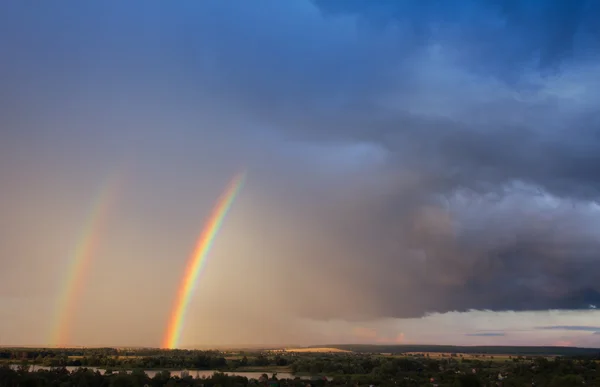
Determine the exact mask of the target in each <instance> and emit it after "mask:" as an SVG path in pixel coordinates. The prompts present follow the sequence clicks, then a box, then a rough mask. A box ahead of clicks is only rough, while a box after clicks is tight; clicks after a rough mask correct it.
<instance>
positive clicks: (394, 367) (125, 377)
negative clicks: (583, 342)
mask: <svg viewBox="0 0 600 387" xmlns="http://www.w3.org/2000/svg"><path fill="white" fill-rule="evenodd" d="M331 348H335V347H333V346H330V347H327V348H326V349H323V350H321V351H316V352H305V351H286V350H277V351H273V350H262V351H199V350H173V351H169V350H161V349H119V350H118V349H113V348H95V349H18V348H15V349H4V350H0V359H1V360H2V362H3V364H2V365H0V386H2V387H3V386H7V387H8V386H10V387H20V386H40V387H41V386H59V387H67V386H77V387H79V386H82V387H95V386H99V387H101V386H106V387H110V386H123V387H125V386H127V387H136V386H139V387H143V386H148V387H154V386H156V387H158V386H161V387H162V386H168V387H175V386H204V387H210V386H214V387H217V386H220V387H224V386H249V385H250V386H251V385H265V386H267V385H268V386H307V385H310V386H325V385H332V386H370V385H375V386H440V387H441V386H506V387H508V386H536V387H543V386H549V387H569V386H583V385H586V386H600V364H599V363H598V361H599V360H600V350H588V349H566V351H567V352H570V353H573V352H574V353H576V354H574V355H568V356H565V355H562V356H556V355H552V352H553V351H555V349H553V348H550V349H549V352H548V353H543V351H541V350H540V349H531V348H528V349H526V350H524V351H523V352H524V353H529V354H519V353H518V350H515V352H516V353H512V354H509V353H507V351H506V349H505V348H504V349H503V350H502V351H501V350H500V349H493V350H489V348H493V347H488V350H487V353H482V352H484V351H482V350H481V348H479V350H480V351H479V352H472V353H470V354H469V353H458V352H441V351H440V352H437V351H435V350H434V351H431V349H432V348H426V349H428V351H424V350H423V349H424V348H420V349H421V350H420V351H404V352H403V351H400V350H399V349H398V347H396V348H390V347H385V348H383V347H370V349H371V350H373V351H372V352H366V351H356V348H354V352H349V351H350V349H348V348H343V349H344V351H343V352H337V351H334V350H329V349H331ZM359 349H364V347H360V348H359ZM375 349H376V350H375ZM382 349H387V352H384V351H382ZM411 349H414V348H411ZM439 349H442V348H439ZM446 349H447V348H446ZM578 350H581V351H578ZM563 351H565V349H564V348H563ZM490 352H491V353H494V354H489V353H490ZM500 353H501V355H497V354H500ZM531 353H536V354H531ZM44 366H45V367H44ZM92 367H95V368H92ZM185 369H187V370H210V372H205V373H204V375H205V376H204V377H196V375H194V372H193V371H192V372H189V373H188V372H187V371H182V372H181V370H185ZM149 370H157V371H153V372H150V371H149ZM175 370H178V371H177V372H176V371H175ZM249 370H253V371H258V372H256V373H254V374H252V375H250V374H244V373H243V372H245V371H249ZM259 370H262V371H259ZM216 371H219V372H216ZM236 373H237V374H238V375H236Z"/></svg>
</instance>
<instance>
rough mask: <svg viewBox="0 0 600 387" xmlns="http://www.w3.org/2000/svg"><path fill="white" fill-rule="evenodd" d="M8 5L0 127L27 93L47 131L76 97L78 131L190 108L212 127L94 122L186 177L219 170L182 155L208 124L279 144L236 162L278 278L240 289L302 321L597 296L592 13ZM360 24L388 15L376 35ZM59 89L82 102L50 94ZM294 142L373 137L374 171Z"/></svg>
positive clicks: (593, 301) (583, 6)
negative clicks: (83, 115) (110, 116)
mask: <svg viewBox="0 0 600 387" xmlns="http://www.w3.org/2000/svg"><path fill="white" fill-rule="evenodd" d="M7 4H8V3H7ZM10 4H11V5H10V6H9V5H6V4H4V5H2V7H3V8H4V10H6V11H7V12H0V15H3V16H0V24H2V25H4V26H5V28H9V29H10V30H11V36H17V37H19V39H21V40H22V42H21V44H20V45H19V44H18V39H15V40H8V39H7V38H6V36H8V35H4V36H5V37H4V38H3V39H4V40H3V47H5V48H6V50H9V51H10V52H11V53H12V55H7V56H6V57H7V58H8V59H7V68H9V75H10V77H8V76H6V79H7V81H6V84H7V85H8V87H7V88H5V89H4V91H3V92H2V91H0V93H2V94H0V95H2V100H4V99H7V100H11V101H12V102H11V103H12V105H11V112H12V113H11V114H12V116H11V115H10V114H9V115H8V116H7V117H8V118H7V119H8V120H11V119H12V120H13V121H14V120H16V118H14V117H16V116H17V115H18V114H19V113H15V112H19V111H21V112H22V111H26V110H27V109H26V106H27V104H28V103H33V102H35V101H37V99H41V98H43V97H44V96H46V97H47V98H48V99H49V100H51V101H52V103H54V104H55V105H51V107H52V109H50V108H48V109H49V110H52V117H54V118H55V119H56V117H61V119H63V118H62V117H63V116H65V117H69V116H68V114H65V115H60V114H58V113H57V112H63V113H65V112H67V113H68V112H69V109H68V107H69V106H71V105H70V104H72V103H74V100H76V101H79V100H78V99H77V97H79V98H81V99H82V100H83V101H84V102H85V103H84V107H87V108H89V109H90V111H93V112H94V113H93V114H91V113H90V117H91V118H90V117H88V118H89V119H97V118H98V117H104V115H103V113H102V111H99V110H98V106H99V105H98V104H96V103H95V102H97V101H96V100H97V99H100V102H102V104H100V106H103V107H106V106H109V107H111V109H109V111H110V112H114V111H115V110H116V111H117V112H119V113H120V114H122V115H123V116H124V117H126V118H128V119H129V120H132V121H134V122H137V123H139V122H138V121H137V119H138V118H137V117H136V114H138V113H139V112H144V114H145V115H146V116H149V117H150V118H149V119H148V120H149V121H153V122H155V121H156V120H155V119H154V118H155V117H154V115H158V114H159V113H158V112H160V113H161V114H162V112H164V111H175V110H176V109H183V111H184V112H185V113H186V114H190V112H191V111H193V112H195V113H196V111H199V112H201V114H200V113H198V117H202V120H208V121H209V122H210V125H196V126H194V125H188V126H186V128H185V129H181V128H180V127H179V126H178V123H177V119H176V118H177V114H175V113H173V114H172V116H168V117H171V118H172V120H169V119H166V118H163V121H160V123H161V124H162V126H164V128H165V129H164V132H162V131H158V132H153V131H152V130H150V129H147V128H146V126H144V125H141V124H140V125H138V126H140V128H139V129H136V130H134V131H132V133H129V135H127V136H125V135H123V133H122V129H121V127H122V126H124V125H122V126H119V127H118V128H119V129H115V128H116V127H117V126H115V127H114V128H113V127H110V128H108V129H106V131H105V132H101V133H100V132H93V138H94V139H96V137H99V138H102V139H104V140H105V141H108V140H106V139H107V138H110V139H113V140H114V143H116V144H120V145H119V146H121V147H123V148H125V149H127V147H131V148H135V149H137V150H139V149H141V150H139V151H140V152H141V153H143V152H144V151H145V153H144V154H146V155H151V157H150V156H148V157H149V158H152V160H153V162H154V164H152V165H156V164H159V165H162V163H163V162H164V163H173V169H172V171H173V173H172V174H168V173H165V174H164V176H163V177H164V178H165V179H167V176H169V179H173V180H176V179H177V177H176V176H179V175H177V173H178V172H179V171H180V169H178V167H179V165H176V163H175V162H176V161H177V162H180V163H181V165H183V166H182V168H187V170H190V171H192V172H193V170H194V168H196V167H197V166H199V165H203V166H206V165H209V164H210V163H212V164H210V165H213V164H214V165H221V164H220V163H221V162H222V161H223V160H227V159H228V157H229V155H228V154H225V152H221V153H220V154H219V152H216V151H215V154H216V156H215V157H214V158H212V159H208V158H207V160H203V161H202V162H201V161H199V159H197V158H195V157H200V156H196V154H195V153H198V154H202V152H195V149H194V146H195V145H198V144H207V143H212V142H211V141H213V140H214V139H213V138H212V137H207V136H209V135H208V134H207V133H209V132H210V129H207V128H216V127H219V126H218V125H216V124H215V125H213V123H222V122H227V124H228V125H223V126H224V127H226V129H222V128H221V127H219V130H218V135H215V137H219V139H220V140H221V141H222V142H223V143H226V142H230V143H235V144H244V145H239V146H240V147H243V146H246V145H245V144H246V142H248V143H251V141H250V140H251V139H256V138H259V139H260V138H262V137H261V136H263V135H264V133H265V132H269V133H271V132H272V133H275V135H274V137H275V138H277V140H281V143H279V142H277V141H275V140H274V145H273V144H270V145H265V144H266V143H267V142H266V140H265V142H264V144H263V143H262V142H261V141H258V140H255V143H252V146H253V147H255V148H253V149H254V150H255V149H259V150H260V151H262V150H263V149H265V152H264V154H265V155H274V154H276V153H275V151H273V149H271V148H269V147H272V148H277V151H278V152H279V153H278V154H281V155H285V157H284V156H282V158H281V159H273V160H271V159H269V157H267V156H263V157H261V156H262V153H260V152H258V151H257V154H259V156H256V155H255V154H252V157H250V156H248V155H246V154H244V156H247V157H246V159H249V160H251V162H250V163H249V164H251V165H250V170H251V171H252V172H253V173H254V174H253V175H251V176H252V177H251V178H249V183H248V184H249V186H252V185H253V184H254V185H253V187H254V188H253V189H254V190H255V191H254V192H255V195H256V197H259V196H264V197H265V198H263V199H262V200H263V206H264V213H261V212H259V211H258V210H257V213H256V216H257V218H256V220H255V221H253V222H251V224H249V227H251V228H252V230H246V231H240V233H244V232H245V233H247V234H250V233H251V232H256V233H257V234H258V235H260V236H261V238H264V239H260V241H259V240H258V239H259V238H258V237H257V238H256V239H255V240H254V241H253V242H252V243H254V245H252V246H253V247H254V249H249V250H248V251H254V252H256V251H258V252H260V253H261V254H263V255H264V256H268V257H269V259H270V261H269V263H270V266H268V267H269V270H273V271H277V270H280V273H281V275H274V276H273V278H271V279H270V280H269V281H265V284H262V283H261V285H260V287H258V286H256V287H253V288H251V289H249V290H248V291H247V292H244V294H241V295H239V293H236V294H238V295H237V296H236V297H238V298H243V297H248V298H249V300H250V299H251V298H252V299H257V298H256V297H254V296H255V293H253V292H257V293H258V292H264V294H265V295H269V297H274V296H273V295H274V294H276V295H277V297H274V300H273V301H272V303H273V304H274V305H278V306H281V307H282V308H289V309H291V310H293V312H294V313H296V314H298V315H301V316H302V317H307V318H316V319H327V318H343V319H353V318H366V317H368V318H374V317H415V316H423V315H424V314H426V313H430V312H448V311H456V310H458V311H467V310H470V309H482V310H496V311H500V310H519V311H521V310H547V309H588V308H589V307H590V305H597V304H600V260H599V258H598V253H597V251H599V250H598V249H599V248H600V240H599V239H598V237H597V235H595V234H594V233H593V232H591V231H590V230H596V229H597V227H598V223H599V219H600V215H599V210H598V209H593V208H591V204H590V202H593V201H597V200H598V196H599V193H600V116H599V115H598V113H597V112H596V110H597V106H598V103H600V97H599V95H598V94H597V92H596V91H594V90H598V88H597V86H599V85H598V81H597V79H600V78H599V77H598V76H599V74H600V72H599V70H598V69H599V67H598V61H597V56H598V55H597V53H596V51H592V50H591V47H592V46H591V43H592V42H593V41H594V39H596V38H597V37H598V32H599V31H600V30H599V29H598V27H597V26H596V23H595V20H596V19H597V18H595V15H598V12H599V10H600V7H599V6H598V5H597V3H595V2H593V1H590V2H584V1H572V2H552V3H551V2H504V3H502V4H501V3H500V2H495V1H484V2H478V1H464V2H460V3H458V2H456V3H455V2H452V5H450V3H449V2H441V1H437V2H435V1H430V2H420V1H415V2H391V1H390V2H383V1H381V2H375V1H373V2H369V1H364V2H356V1H352V2H350V1H347V2H346V1H343V2H328V1H325V2H323V3H318V4H319V5H320V6H322V7H324V8H325V7H337V8H344V9H340V11H343V12H339V13H334V14H329V13H327V12H321V10H320V9H317V8H315V7H314V6H313V5H312V3H311V2H309V1H308V0H307V1H301V0H298V1H289V2H278V1H267V2H265V3H264V4H263V6H262V7H260V8H259V7H256V6H255V5H253V4H250V3H245V2H236V3H235V7H232V6H231V5H230V4H229V5H226V4H225V2H217V1H204V2H181V3H178V4H173V5H171V6H169V7H166V6H164V5H160V4H162V3H158V2H144V3H143V4H144V5H143V6H142V3H141V2H137V3H135V2H132V3H127V4H125V5H117V4H118V3H116V2H102V3H100V2H99V3H94V6H93V7H92V6H91V5H84V3H79V2H73V3H72V4H71V5H72V7H71V8H69V10H68V11H67V8H65V9H63V10H62V11H60V12H59V10H57V8H54V7H50V6H47V7H49V8H48V9H44V10H42V9H38V10H27V9H26V8H27V7H25V6H23V5H22V3H16V2H12V3H10ZM86 4H87V3H86ZM119 4H121V3H119ZM133 4H136V5H133ZM567 4H569V5H567ZM137 7H139V8H137ZM372 7H374V8H372ZM387 7H393V8H394V9H395V10H394V11H393V12H390V10H389V9H387ZM398 7H400V8H398ZM562 7H565V8H564V9H563V8H562ZM8 11H10V12H8ZM63 12H64V13H65V14H63ZM355 15H361V17H362V16H363V15H364V16H365V17H366V18H367V19H368V20H369V21H374V22H375V21H378V20H380V19H387V20H386V24H385V26H383V27H384V28H372V23H367V26H365V25H364V20H363V19H362V18H361V17H358V18H356V17H355ZM59 16H60V17H67V16H68V17H69V18H68V20H69V23H70V24H66V25H63V24H62V22H59V20H62V19H59ZM558 21H560V23H558ZM36 23H37V24H36ZM377 23H378V22H377ZM557 23H558V24H557ZM33 25H38V26H41V27H38V28H39V29H37V30H35V31H36V32H35V33H34V32H31V31H32V30H31V29H30V28H31V26H33ZM558 25H560V27H559V28H556V27H557V26H558ZM377 26H380V24H378V25H377ZM6 50H5V51H6ZM32 74H37V75H36V77H38V78H39V80H38V81H39V82H38V83H35V82H33V81H32V80H31V79H30V77H31V76H33V75H32ZM19 80H20V81H21V82H25V84H26V85H27V86H28V87H29V88H31V90H35V89H36V87H37V88H38V89H40V90H42V91H44V92H45V93H46V94H39V93H33V92H31V93H30V94H28V91H30V90H29V89H28V88H21V85H22V83H19V82H18V81H19ZM90 80H94V83H93V86H94V87H98V89H99V90H101V91H96V92H95V93H91V92H90V91H89V90H90V87H88V86H89V84H87V83H86V82H90ZM100 85H103V87H100ZM69 87H72V88H74V89H75V90H77V91H78V92H77V93H75V94H73V95H74V96H71V97H70V98H68V99H67V100H65V99H61V98H54V97H56V96H57V95H59V94H60V96H63V95H64V93H63V94H61V93H58V94H55V93H57V92H56V91H55V90H56V89H59V90H62V91H65V90H67V91H68V90H71V89H69ZM595 87H596V88H595ZM594 88H595V89H594ZM91 89H92V90H95V89H93V88H91ZM6 90H9V91H8V92H7V91H6ZM7 93H11V95H12V94H14V95H16V97H15V98H14V99H11V98H8V97H7V95H8V94H7ZM90 93H91V94H93V95H94V96H96V97H95V98H90V97H89V95H90ZM67 94H68V93H67ZM32 101H33V102H32ZM19 109H20V110H19ZM131 112H135V113H131ZM139 114H142V113H139ZM11 117H12V118H11ZM118 117H121V116H118ZM232 117H236V118H237V121H235V123H231V121H230V120H232ZM27 119H31V118H27ZM65 119H66V118H65ZM22 120H25V118H23V119H22ZM22 120H21V121H22ZM123 120H124V121H122V122H130V121H127V120H125V119H124V118H123ZM202 122H203V123H204V122H205V121H202ZM11 127H18V125H11ZM107 127H108V125H107ZM257 128H261V129H260V130H258V129H257ZM264 128H266V129H264ZM84 130H87V129H85V128H83V129H82V131H84ZM213 130H214V133H216V132H217V129H213ZM18 133H22V132H17V131H16V130H15V131H14V132H12V134H11V136H13V137H16V136H19V135H20V134H18ZM78 133H79V132H78ZM90 133H92V131H91V129H90ZM167 133H168V135H167ZM90 136H92V134H90ZM87 141H90V140H87ZM110 144H113V142H110ZM147 144H151V146H150V145H147ZM303 144H304V145H307V144H309V145H315V144H316V145H323V146H330V147H331V150H330V151H329V150H326V151H323V152H321V153H324V154H327V156H331V157H332V158H335V157H337V155H338V151H339V150H340V149H341V148H343V147H346V146H353V145H364V144H369V145H371V146H373V147H374V148H376V149H378V150H379V151H380V153H381V155H382V159H383V160H384V161H383V162H382V163H380V164H378V165H376V166H374V167H373V168H372V169H368V171H367V172H364V173H360V172H350V173H348V174H347V175H344V177H343V178H339V177H332V178H329V177H327V178H324V177H322V176H321V175H319V173H321V172H322V171H321V169H323V168H322V166H321V165H319V161H318V158H317V157H316V156H315V157H313V154H312V153H309V151H308V150H307V149H304V151H305V156H304V157H305V158H306V159H310V160H311V161H313V160H317V161H315V164H301V165H300V166H298V165H295V166H294V168H295V169H294V168H292V167H290V165H289V164H286V162H287V161H282V159H285V160H289V159H288V158H287V157H288V156H287V155H288V154H291V152H292V148H293V146H298V147H299V148H300V149H303V148H302V145H303ZM0 146H1V145H0ZM86 146H87V147H90V148H91V146H90V144H86ZM165 147H166V148H167V149H168V150H169V151H168V152H167V153H163V151H164V148H165ZM225 148H226V147H223V149H225ZM267 148H269V149H268V152H267V151H266V149H267ZM306 148H308V146H307V147H306ZM219 149H221V148H219ZM315 153H318V152H315ZM188 155H189V156H188ZM219 155H220V156H221V158H220V159H219V157H218V156H219ZM273 157H274V156H273ZM352 157H353V156H350V157H349V156H343V157H342V156H340V157H339V160H338V161H336V162H337V163H338V164H342V165H347V164H349V162H348V159H352ZM239 159H244V157H241V156H240V157H239ZM157 160H158V161H157ZM174 160H175V161H174ZM217 160H218V162H217ZM289 163H290V164H291V163H292V162H289ZM307 165H308V166H307ZM252 167H254V169H253V168H252ZM192 172H190V175H193V173H192ZM316 176H317V177H316ZM252 179H255V180H252ZM252 181H254V182H255V183H252ZM169 182H171V180H169ZM173 183H174V181H173ZM157 184H158V183H157ZM161 184H164V182H163V181H162V180H161ZM173 185H175V184H173ZM248 190H252V188H249V189H248ZM147 191H151V190H147ZM165 191H166V189H165ZM271 196H272V197H271ZM270 212H273V213H270ZM257 230H258V231H257ZM264 235H269V236H270V238H268V240H267V238H266V237H264ZM248 239H252V238H250V237H248ZM266 246H268V248H267V247H266ZM256 254H258V253H256ZM265 259H266V258H265ZM255 270H256V269H255ZM249 302H250V301H249Z"/></svg>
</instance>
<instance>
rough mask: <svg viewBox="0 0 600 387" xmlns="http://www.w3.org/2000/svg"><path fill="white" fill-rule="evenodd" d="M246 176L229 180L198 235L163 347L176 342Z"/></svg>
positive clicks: (178, 292) (174, 344)
mask: <svg viewBox="0 0 600 387" xmlns="http://www.w3.org/2000/svg"><path fill="white" fill-rule="evenodd" d="M245 177H246V174H245V173H239V174H238V175H236V176H235V177H234V178H233V180H231V182H230V183H229V186H228V187H227V189H226V190H225V192H223V194H222V195H221V197H220V198H219V201H218V202H217V205H216V206H215V207H214V209H213V211H212V214H211V215H210V217H209V218H208V221H207V222H206V225H205V226H204V229H203V230H202V233H201V234H200V237H199V238H198V242H197V243H196V248H195V249H194V253H193V254H192V256H191V257H190V259H189V260H188V263H187V266H186V269H185V272H184V274H183V280H182V282H181V285H180V286H179V289H178V291H177V298H176V299H175V305H174V306H173V311H172V313H171V315H170V317H169V322H168V326H167V331H166V333H165V337H164V339H163V347H164V348H171V349H172V348H176V347H177V345H178V344H179V339H180V336H181V331H182V328H183V322H184V319H185V314H186V311H187V307H188V305H189V303H190V300H191V298H192V294H193V291H194V288H195V286H196V283H197V281H198V275H199V274H200V271H201V269H202V268H203V267H204V264H205V263H206V258H207V257H208V253H209V252H210V249H211V247H212V245H213V242H214V241H215V237H216V236H217V233H218V232H219V229H220V228H221V225H222V224H223V220H224V219H225V216H226V215H227V213H228V212H229V210H230V208H231V205H232V204H233V201H234V200H235V198H236V196H237V194H238V193H239V192H240V189H241V188H242V185H243V183H244V179H245Z"/></svg>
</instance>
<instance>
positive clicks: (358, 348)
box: [315, 344, 600, 357]
mask: <svg viewBox="0 0 600 387" xmlns="http://www.w3.org/2000/svg"><path fill="white" fill-rule="evenodd" d="M327 347H330V348H337V349H343V350H349V351H352V352H358V353H365V352H367V353H391V354H395V355H400V354H406V353H429V354H430V357H431V354H434V353H444V354H448V353H456V354H463V357H464V355H466V354H470V355H475V354H477V355H486V356H490V355H491V356H577V355H583V356H585V355H598V353H600V348H578V347H525V346H454V345H410V344H409V345H368V344H342V345H328V346H327ZM315 348H319V347H317V346H315ZM507 354H508V355H507Z"/></svg>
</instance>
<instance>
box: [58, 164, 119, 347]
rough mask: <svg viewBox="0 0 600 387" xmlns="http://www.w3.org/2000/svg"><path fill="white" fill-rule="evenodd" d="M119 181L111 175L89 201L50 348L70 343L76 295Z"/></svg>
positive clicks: (69, 268) (79, 292)
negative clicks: (91, 200) (90, 202)
mask: <svg viewBox="0 0 600 387" xmlns="http://www.w3.org/2000/svg"><path fill="white" fill-rule="evenodd" d="M122 180H123V179H122V174H115V175H113V176H110V177H109V178H108V179H107V181H106V182H105V183H104V184H103V185H102V186H101V189H100V190H99V192H98V193H97V194H96V197H95V198H94V200H93V202H92V206H91V208H90V211H89V213H88V215H87V217H86V221H85V225H84V227H83V229H82V230H81V234H80V235H79V237H78V239H77V243H76V244H75V248H74V250H73V253H72V256H71V259H70V262H69V266H68V268H67V275H66V278H65V280H64V283H63V287H62V289H61V291H60V293H59V294H60V295H59V298H58V302H57V303H58V305H57V308H56V312H57V313H56V317H55V323H54V326H53V330H52V333H51V339H50V340H51V345H52V346H56V347H64V346H66V345H68V344H69V343H68V336H69V332H70V329H71V322H72V319H73V316H74V312H75V309H76V306H77V300H78V296H79V295H80V294H81V293H82V291H83V284H84V280H85V274H86V273H87V270H88V268H89V266H90V263H91V261H92V258H93V256H94V253H95V252H96V249H97V246H98V243H99V241H100V237H101V234H102V231H103V229H104V225H105V222H106V219H107V217H108V215H109V213H110V209H111V207H112V205H113V203H114V201H115V198H116V196H117V192H118V191H119V189H120V187H121V185H122Z"/></svg>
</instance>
